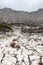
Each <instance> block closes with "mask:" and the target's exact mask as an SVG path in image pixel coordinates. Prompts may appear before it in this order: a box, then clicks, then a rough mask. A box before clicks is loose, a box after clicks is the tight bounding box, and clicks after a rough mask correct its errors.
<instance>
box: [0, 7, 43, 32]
mask: <svg viewBox="0 0 43 65" xmlns="http://www.w3.org/2000/svg"><path fill="white" fill-rule="evenodd" d="M3 22H4V23H7V24H11V25H12V24H13V25H18V26H22V25H23V26H30V27H31V29H28V31H29V30H30V31H31V30H33V32H34V31H35V32H36V31H38V32H40V31H41V32H43V9H39V10H38V11H34V12H24V11H16V10H12V9H10V8H3V9H0V23H3ZM23 26H22V27H23ZM32 27H35V28H32ZM36 27H39V28H38V29H37V28H36ZM23 28H24V27H23ZM23 30H24V29H23ZM26 31H27V29H26Z"/></svg>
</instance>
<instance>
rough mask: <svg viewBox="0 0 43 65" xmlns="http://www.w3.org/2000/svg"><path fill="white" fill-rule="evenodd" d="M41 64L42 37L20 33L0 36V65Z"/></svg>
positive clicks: (42, 59) (42, 54)
mask: <svg viewBox="0 0 43 65" xmlns="http://www.w3.org/2000/svg"><path fill="white" fill-rule="evenodd" d="M39 63H43V35H42V34H41V33H39V34H38V33H37V34H35V33H32V34H30V33H21V32H20V31H19V30H16V31H14V32H13V33H12V35H11V36H9V37H8V36H6V35H0V65H39Z"/></svg>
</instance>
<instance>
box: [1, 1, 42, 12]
mask: <svg viewBox="0 0 43 65" xmlns="http://www.w3.org/2000/svg"><path fill="white" fill-rule="evenodd" d="M4 7H9V8H12V9H14V10H24V11H34V10H37V9H39V8H43V0H0V8H4Z"/></svg>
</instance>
